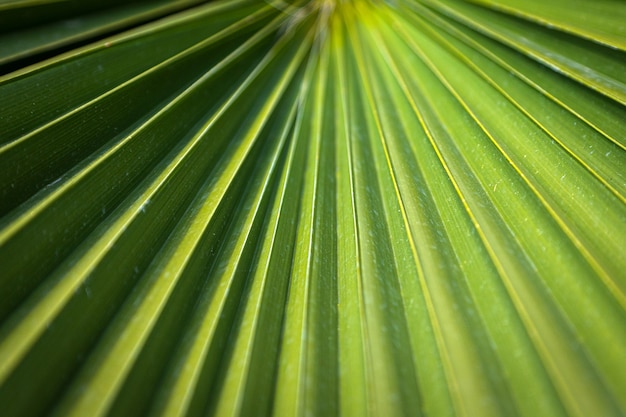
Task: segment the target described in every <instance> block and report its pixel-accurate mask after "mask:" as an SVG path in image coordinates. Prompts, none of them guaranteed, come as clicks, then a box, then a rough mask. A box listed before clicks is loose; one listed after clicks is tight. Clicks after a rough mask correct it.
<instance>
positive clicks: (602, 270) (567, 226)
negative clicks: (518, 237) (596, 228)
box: [407, 35, 626, 308]
mask: <svg viewBox="0 0 626 417" xmlns="http://www.w3.org/2000/svg"><path fill="white" fill-rule="evenodd" d="M407 39H410V37H408V35H407ZM411 45H412V46H413V47H414V48H415V49H416V51H417V50H418V49H417V44H416V43H414V42H412V41H411ZM422 56H427V55H424V54H422ZM426 61H430V60H429V59H426ZM429 66H430V67H431V69H432V70H433V71H435V72H436V73H440V70H439V68H440V67H438V66H437V65H436V64H434V63H430V64H429ZM439 78H440V79H441V80H442V82H443V83H444V84H446V85H447V86H448V89H449V90H450V91H451V92H452V93H453V94H454V95H455V96H456V97H457V99H458V100H459V101H460V102H461V103H462V104H463V106H464V107H465V108H466V110H467V111H468V113H469V114H471V115H473V118H474V119H475V120H476V122H477V123H478V124H479V125H480V126H481V127H482V128H483V130H484V131H485V132H486V134H487V136H488V137H490V138H491V139H492V140H493V141H494V143H495V144H496V146H497V147H498V148H500V150H501V152H502V153H503V154H504V155H505V157H506V158H507V159H508V160H509V161H510V163H511V164H512V165H513V166H514V167H516V170H517V171H518V173H519V175H520V176H521V177H522V178H524V179H525V181H526V182H527V184H528V185H529V186H530V187H531V189H533V191H534V193H535V194H536V195H537V197H538V198H539V199H540V200H541V201H542V202H543V204H544V205H545V206H546V208H547V209H548V210H549V211H550V212H551V213H552V215H553V216H554V219H555V220H556V221H557V222H558V223H559V224H560V225H561V227H562V228H563V230H564V231H565V232H566V233H567V234H568V235H569V236H570V238H571V239H572V241H573V242H574V243H575V244H576V246H577V247H578V248H579V250H580V251H581V253H582V254H583V255H584V256H585V258H586V259H587V260H588V262H590V264H591V265H592V266H593V267H594V269H596V270H597V271H598V273H599V274H600V276H602V278H603V281H604V282H605V283H606V285H607V286H608V287H609V289H610V290H611V291H612V292H613V294H614V295H615V297H616V298H617V299H618V300H619V301H620V303H621V304H622V306H624V308H626V298H625V296H624V291H623V290H622V289H621V284H618V283H617V282H615V281H614V278H613V277H615V278H616V277H617V276H618V274H616V273H609V272H608V271H612V270H614V271H616V270H615V269H613V268H611V267H610V264H609V263H606V262H605V265H606V266H605V265H602V264H600V263H599V262H598V261H597V260H596V259H602V256H601V252H599V251H594V253H593V255H592V254H591V253H590V252H589V248H588V247H587V245H585V244H584V243H582V242H581V240H582V239H585V240H587V241H588V239H589V238H591V237H592V236H593V235H594V233H592V232H591V231H589V234H588V235H587V236H585V237H583V236H581V235H580V229H578V230H579V231H578V232H577V231H576V229H572V227H573V223H572V221H571V220H568V219H567V218H563V215H562V214H561V213H563V211H562V209H559V208H558V206H555V204H554V203H551V202H550V201H549V200H547V199H546V196H547V195H548V193H546V191H543V192H542V191H541V189H542V188H543V189H544V190H545V188H544V187H545V186H544V185H539V184H537V183H536V180H535V179H533V175H529V174H530V173H529V172H528V169H527V168H524V167H523V165H520V163H519V162H518V161H516V159H518V158H516V157H514V156H513V155H512V154H511V153H509V152H507V150H506V149H504V148H502V144H501V143H500V144H499V143H498V140H497V139H496V138H494V137H493V133H492V132H491V131H490V129H489V128H485V127H484V126H483V121H481V118H480V117H479V116H476V115H475V112H474V111H473V110H472V109H471V107H469V105H468V104H467V103H466V99H464V98H463V96H462V95H460V94H459V92H458V91H457V90H456V88H455V87H453V86H452V85H450V84H449V81H448V78H446V76H444V75H442V74H439ZM564 179H565V178H564V177H562V178H561V180H564ZM580 185H582V184H578V187H580ZM600 201H603V202H605V201H606V199H601V200H600ZM613 213H614V214H613V215H614V216H616V217H615V219H616V221H615V224H616V225H617V224H619V221H618V220H617V219H618V218H619V216H620V214H619V210H618V209H615V211H614V212H613ZM609 215H610V214H608V213H605V216H609ZM588 218H591V217H588ZM579 227H580V226H579ZM583 233H584V232H583ZM615 237H617V236H616V234H609V235H605V236H603V237H602V238H600V239H599V240H606V239H608V240H611V239H612V238H615ZM593 238H595V236H593ZM596 245H597V243H596ZM614 261H617V259H614ZM607 267H609V268H610V269H608V270H607V269H606V268H607ZM617 269H619V268H617Z"/></svg>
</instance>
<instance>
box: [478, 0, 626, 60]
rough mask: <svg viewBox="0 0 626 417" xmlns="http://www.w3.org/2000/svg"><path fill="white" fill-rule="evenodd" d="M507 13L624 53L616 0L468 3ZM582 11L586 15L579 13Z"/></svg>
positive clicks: (625, 34) (622, 11)
mask: <svg viewBox="0 0 626 417" xmlns="http://www.w3.org/2000/svg"><path fill="white" fill-rule="evenodd" d="M472 1H473V2H476V3H479V4H482V5H485V6H489V7H492V8H494V9H496V10H501V11H503V12H505V13H508V14H513V15H517V16H521V17H523V18H526V19H529V20H534V21H537V22H539V23H541V24H543V25H546V26H548V27H556V28H558V29H560V30H563V31H565V32H569V33H572V34H574V35H577V36H582V37H585V38H587V39H589V40H591V41H594V42H599V43H603V44H605V45H607V46H610V47H613V48H619V49H622V50H626V26H624V25H623V24H622V22H624V21H625V20H626V8H625V7H624V3H622V2H616V1H610V0H609V1H606V0H605V1H602V0H601V1H594V2H593V3H589V2H586V1H571V0H568V1H551V2H542V1H538V0H530V1H528V0H524V1H516V0H505V1H502V0H499V1H493V0H472ZM583 8H590V10H589V11H590V12H591V13H589V12H587V13H581V12H580V10H582V9H583Z"/></svg>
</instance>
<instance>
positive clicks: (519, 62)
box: [411, 3, 626, 150]
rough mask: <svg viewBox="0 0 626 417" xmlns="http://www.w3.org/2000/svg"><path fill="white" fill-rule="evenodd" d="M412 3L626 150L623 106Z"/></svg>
mask: <svg viewBox="0 0 626 417" xmlns="http://www.w3.org/2000/svg"><path fill="white" fill-rule="evenodd" d="M411 7H412V8H413V9H414V10H415V11H416V13H418V14H420V15H424V16H425V17H428V19H429V21H430V22H432V23H433V24H436V26H437V27H438V28H440V29H443V30H445V31H446V32H448V33H450V34H451V35H452V36H454V37H456V38H458V39H459V40H461V41H462V42H464V43H466V44H467V45H469V46H470V47H472V48H473V49H476V50H477V51H479V52H480V53H481V54H483V55H485V56H487V57H488V58H489V59H490V60H492V61H494V62H495V63H497V64H498V65H500V66H501V67H503V68H505V69H506V70H507V71H509V72H511V73H513V74H515V75H516V76H518V77H519V78H520V79H522V80H523V81H524V82H526V83H528V84H529V85H531V86H532V87H533V88H535V89H537V90H538V91H540V92H541V93H542V94H544V95H546V96H547V97H548V98H550V99H551V100H554V101H555V102H556V103H558V104H559V105H560V106H562V107H565V108H567V109H568V110H569V111H570V112H572V113H573V114H575V115H576V116H577V117H579V118H580V119H581V120H582V121H584V122H585V123H588V124H589V125H590V126H592V127H593V128H594V129H596V130H597V131H598V132H600V133H601V134H603V135H604V136H606V137H607V139H609V140H610V141H612V142H613V143H615V144H616V145H617V146H619V147H620V148H622V149H623V150H626V143H625V142H624V139H623V137H622V133H621V132H622V131H623V130H624V129H626V124H625V123H624V122H623V121H624V120H626V114H624V107H623V106H620V105H619V104H617V103H615V102H614V101H613V100H610V99H607V98H605V97H604V96H601V95H600V94H599V93H595V92H594V91H592V90H589V89H587V88H585V87H584V86H583V85H581V84H578V83H576V82H570V81H568V80H567V79H563V78H562V77H560V76H559V75H558V74H557V73H555V72H553V71H551V70H550V69H549V68H546V67H543V66H541V65H540V64H538V63H535V62H533V61H532V60H530V59H525V58H524V57H523V55H521V54H517V53H515V52H513V51H511V50H509V49H508V48H507V47H505V46H504V45H502V44H499V43H498V42H495V41H493V40H491V39H489V38H487V37H485V36H484V35H481V34H479V33H477V32H473V31H471V30H470V29H468V28H467V27H463V26H462V25H459V24H457V25H452V24H451V22H450V21H449V20H447V19H446V18H445V17H444V16H440V15H437V14H435V13H433V12H432V11H430V10H429V9H427V8H426V7H422V6H420V5H419V4H417V3H411ZM564 84H565V85H564ZM564 87H565V88H564Z"/></svg>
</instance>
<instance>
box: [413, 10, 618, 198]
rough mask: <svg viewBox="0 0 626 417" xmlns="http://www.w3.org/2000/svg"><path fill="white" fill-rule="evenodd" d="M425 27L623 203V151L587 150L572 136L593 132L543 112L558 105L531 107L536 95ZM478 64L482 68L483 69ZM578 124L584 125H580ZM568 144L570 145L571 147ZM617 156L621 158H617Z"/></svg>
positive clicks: (554, 111)
mask: <svg viewBox="0 0 626 417" xmlns="http://www.w3.org/2000/svg"><path fill="white" fill-rule="evenodd" d="M421 24H422V25H427V23H426V22H425V21H421ZM429 30H430V34H431V35H432V36H433V38H435V39H437V40H438V41H440V42H442V43H444V44H445V45H446V46H447V47H448V48H450V50H451V51H452V52H453V53H455V55H456V56H457V57H458V58H459V59H460V60H462V61H464V63H465V64H466V65H467V66H469V67H471V68H472V69H473V70H474V71H475V72H476V73H477V74H479V75H481V77H483V78H484V79H485V80H486V81H487V82H489V83H490V84H491V85H492V86H493V87H494V88H496V89H497V90H498V91H499V92H500V93H501V94H502V95H504V96H505V97H506V98H507V99H508V100H509V101H510V102H511V103H513V104H514V105H515V106H516V107H517V108H518V109H519V110H520V111H521V112H523V113H524V114H525V115H526V116H527V117H528V118H530V119H531V120H533V121H534V122H535V124H536V125H537V126H538V127H540V128H541V129H542V130H544V131H545V132H546V133H547V134H548V135H549V136H550V137H551V138H552V139H554V140H555V141H556V142H558V143H559V144H560V145H561V146H562V147H563V148H564V149H565V150H566V151H567V152H568V153H569V154H570V155H571V157H573V158H574V159H576V160H578V162H579V163H581V164H582V165H583V166H585V168H586V169H587V170H588V171H589V172H591V173H592V174H593V175H594V176H595V177H596V178H597V179H598V180H599V181H601V182H602V183H603V184H604V185H605V186H606V187H607V188H609V189H610V190H611V191H612V192H613V193H614V194H615V196H616V197H617V198H619V199H620V200H621V201H622V202H623V203H626V179H625V178H623V177H622V176H621V175H620V174H621V173H620V171H619V166H622V165H623V164H624V163H625V162H624V161H622V160H621V159H623V155H622V153H621V152H620V150H619V149H616V148H615V147H609V146H607V147H604V148H599V149H596V148H592V149H591V151H589V150H588V149H587V148H588V146H589V145H587V143H588V142H589V140H587V141H585V142H587V143H583V141H579V142H580V143H576V139H578V138H588V137H590V139H591V138H593V136H592V135H593V134H594V132H592V131H585V130H582V131H581V132H572V131H568V130H566V129H563V128H562V125H563V122H562V121H560V123H555V122H553V118H552V117H551V116H546V114H548V115H553V114H557V113H558V108H555V109H554V110H553V111H550V112H547V113H546V111H545V108H546V107H547V104H546V105H544V106H541V105H540V104H539V105H537V106H536V110H535V111H533V109H531V107H530V106H534V105H535V103H536V102H537V100H538V98H527V97H526V96H525V95H524V94H523V93H522V91H520V92H519V93H518V92H517V90H516V89H515V86H514V85H511V84H506V85H507V87H506V89H505V88H503V85H505V84H504V83H506V82H508V83H511V82H512V81H508V80H504V79H503V80H502V81H500V82H498V81H496V79H495V78H493V77H494V76H498V77H502V76H501V75H500V74H496V73H494V72H493V71H489V72H487V71H488V70H491V67H490V66H489V62H488V61H485V62H480V65H479V64H478V63H475V61H478V59H479V57H477V56H473V55H472V53H471V51H468V50H465V49H463V50H461V49H459V46H454V45H453V44H451V43H450V40H446V39H444V38H443V35H438V34H436V33H435V32H434V31H433V28H432V27H430V29H429ZM473 61H474V62H473ZM481 68H484V70H483V69H481ZM494 69H495V68H494ZM491 74H493V75H491ZM503 75H504V74H503ZM516 93H517V94H516ZM524 93H525V92H524ZM512 94H516V96H513V95H512ZM516 97H517V98H516ZM519 99H522V100H525V101H526V104H522V103H521V102H520V101H519ZM575 123H576V122H574V124H575ZM549 126H551V127H549ZM580 126H581V127H584V126H583V125H580ZM557 131H560V134H558V133H557ZM594 139H595V140H594V141H593V143H594V144H599V146H601V145H602V144H604V142H603V141H602V140H601V138H594ZM607 145H608V144H607ZM572 146H573V147H574V148H572ZM594 153H595V155H594ZM620 157H621V159H618V158H620ZM609 158H610V159H609ZM607 160H609V161H610V162H609V164H610V165H609V164H607V162H606V161H607ZM599 171H600V172H599Z"/></svg>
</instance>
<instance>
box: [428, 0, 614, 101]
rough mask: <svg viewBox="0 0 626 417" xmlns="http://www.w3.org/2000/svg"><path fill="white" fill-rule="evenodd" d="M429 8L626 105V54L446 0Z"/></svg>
mask: <svg viewBox="0 0 626 417" xmlns="http://www.w3.org/2000/svg"><path fill="white" fill-rule="evenodd" d="M427 1H428V4H429V5H431V6H433V7H434V8H436V9H438V10H442V11H443V12H444V13H449V14H450V16H451V17H453V18H455V19H457V20H459V21H461V22H464V23H466V24H467V25H469V26H470V27H472V28H473V29H475V30H477V31H479V32H483V33H485V34H486V35H488V36H490V37H493V38H495V39H497V40H499V41H501V42H503V43H505V44H507V45H509V46H511V47H513V48H515V49H517V50H519V51H520V52H522V53H524V54H526V55H528V56H530V57H532V58H533V59H536V60H538V61H540V62H541V63H543V64H545V65H547V66H549V67H551V68H553V69H555V70H557V71H559V72H562V73H563V74H565V75H567V76H569V77H572V78H573V79H575V80H577V81H579V82H581V83H583V84H585V85H587V86H589V87H590V88H593V89H595V90H596V91H598V92H600V93H602V94H604V95H606V96H608V97H611V98H612V99H614V100H617V101H618V102H619V103H621V104H626V78H624V74H623V72H622V71H621V62H623V60H624V57H623V52H621V51H614V50H609V49H601V48H591V47H587V46H585V45H584V44H583V41H582V39H580V38H574V39H572V38H568V37H566V36H565V35H562V36H558V37H556V36H552V37H550V36H549V35H552V33H548V32H547V29H546V30H543V31H542V29H541V27H539V26H535V27H534V28H533V30H530V31H529V30H528V23H526V22H519V21H517V20H516V19H514V18H512V17H509V16H507V15H503V14H500V13H497V12H492V11H490V10H487V9H484V8H478V7H476V6H475V5H472V4H470V3H467V2H463V1H458V0H444V1H440V2H436V3H435V2H432V0H427Z"/></svg>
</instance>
